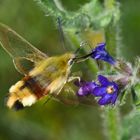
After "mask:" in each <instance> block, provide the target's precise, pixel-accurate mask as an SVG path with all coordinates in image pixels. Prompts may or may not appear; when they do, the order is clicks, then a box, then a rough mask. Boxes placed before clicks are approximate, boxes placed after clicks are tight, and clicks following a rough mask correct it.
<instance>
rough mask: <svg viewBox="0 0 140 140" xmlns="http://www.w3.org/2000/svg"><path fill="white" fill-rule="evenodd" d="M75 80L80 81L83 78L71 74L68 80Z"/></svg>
mask: <svg viewBox="0 0 140 140" xmlns="http://www.w3.org/2000/svg"><path fill="white" fill-rule="evenodd" d="M73 80H78V81H79V82H80V81H81V78H80V77H79V76H71V77H69V78H68V81H67V82H71V81H73Z"/></svg>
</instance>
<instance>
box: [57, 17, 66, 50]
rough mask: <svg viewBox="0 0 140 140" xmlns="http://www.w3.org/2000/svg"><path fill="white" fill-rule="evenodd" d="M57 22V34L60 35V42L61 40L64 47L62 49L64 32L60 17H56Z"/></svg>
mask: <svg viewBox="0 0 140 140" xmlns="http://www.w3.org/2000/svg"><path fill="white" fill-rule="evenodd" d="M57 22H58V31H59V36H60V42H61V44H62V47H63V48H64V50H66V47H65V46H66V45H65V38H64V32H63V29H62V20H61V18H60V17H58V18H57Z"/></svg>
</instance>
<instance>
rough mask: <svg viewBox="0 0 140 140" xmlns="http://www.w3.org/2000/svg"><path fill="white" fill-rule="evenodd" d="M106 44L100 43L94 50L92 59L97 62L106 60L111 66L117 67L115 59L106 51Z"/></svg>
mask: <svg viewBox="0 0 140 140" xmlns="http://www.w3.org/2000/svg"><path fill="white" fill-rule="evenodd" d="M105 45H106V44H105V43H100V44H98V45H97V47H96V48H95V49H93V50H92V52H93V54H92V56H91V57H92V58H93V59H96V60H104V61H106V62H108V63H110V64H111V65H115V63H116V61H115V59H114V58H113V57H112V56H111V55H110V54H109V53H108V52H107V51H106V49H105Z"/></svg>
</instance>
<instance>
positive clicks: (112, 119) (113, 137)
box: [104, 107, 121, 140]
mask: <svg viewBox="0 0 140 140" xmlns="http://www.w3.org/2000/svg"><path fill="white" fill-rule="evenodd" d="M119 116H120V114H119V108H118V107H116V108H108V109H106V110H105V111H104V121H105V131H107V132H106V134H107V139H108V140H120V139H121V136H120V129H121V127H120V117H119Z"/></svg>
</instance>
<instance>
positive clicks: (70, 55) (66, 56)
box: [61, 53, 76, 65]
mask: <svg viewBox="0 0 140 140" xmlns="http://www.w3.org/2000/svg"><path fill="white" fill-rule="evenodd" d="M75 57H76V56H75V54H73V53H66V54H64V55H62V57H61V59H63V63H65V64H68V65H72V64H73V62H74V61H73V60H74V59H75Z"/></svg>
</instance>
